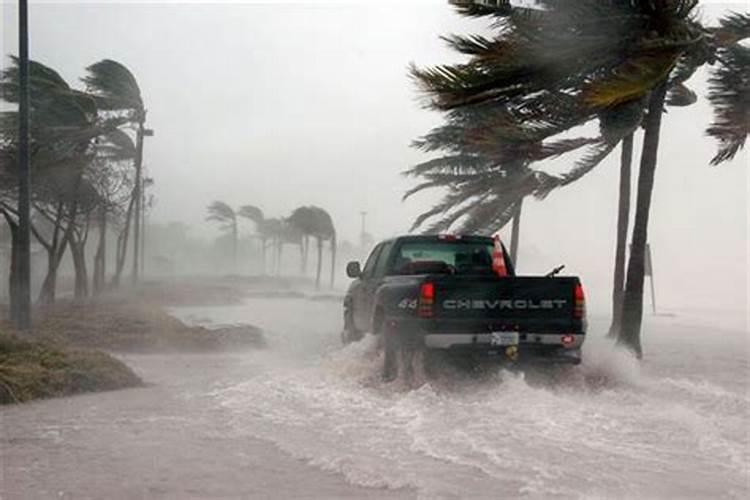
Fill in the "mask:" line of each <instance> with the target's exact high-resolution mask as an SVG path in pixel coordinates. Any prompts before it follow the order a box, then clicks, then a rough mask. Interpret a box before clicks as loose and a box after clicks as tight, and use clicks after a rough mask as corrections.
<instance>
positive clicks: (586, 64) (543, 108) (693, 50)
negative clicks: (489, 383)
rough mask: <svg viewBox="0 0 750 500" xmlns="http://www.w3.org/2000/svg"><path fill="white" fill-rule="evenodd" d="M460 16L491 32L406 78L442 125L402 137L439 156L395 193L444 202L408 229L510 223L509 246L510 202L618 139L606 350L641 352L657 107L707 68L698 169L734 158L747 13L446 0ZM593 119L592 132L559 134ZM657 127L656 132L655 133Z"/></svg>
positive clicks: (678, 98)
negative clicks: (557, 164)
mask: <svg viewBox="0 0 750 500" xmlns="http://www.w3.org/2000/svg"><path fill="white" fill-rule="evenodd" d="M450 3H452V4H453V5H454V6H456V7H457V9H458V10H459V12H460V13H462V14H464V15H466V16H471V17H487V18H489V19H491V21H492V24H491V29H492V32H491V34H490V35H485V34H481V35H469V36H447V37H444V39H445V41H446V42H447V43H448V45H449V46H450V47H451V48H453V49H454V50H455V51H456V52H458V53H460V54H462V55H464V56H465V57H466V58H465V60H464V62H462V63H459V64H449V65H439V66H435V67H431V68H416V67H413V68H412V71H411V75H412V77H413V78H414V79H415V81H416V83H417V84H418V86H419V88H420V89H421V90H422V91H423V92H424V94H425V96H426V97H427V106H428V107H431V108H433V109H436V110H439V111H442V112H444V114H445V117H446V124H444V125H443V126H440V127H437V128H435V129H433V130H432V131H431V132H430V133H429V134H427V135H426V136H425V137H423V138H422V139H420V140H419V141H417V142H416V143H415V146H416V147H418V148H419V149H421V150H423V151H425V152H439V154H440V155H441V156H439V157H437V158H434V159H432V160H430V161H427V162H423V163H421V164H419V165H417V166H415V167H413V168H412V169H410V170H409V171H407V172H406V173H407V174H408V175H411V176H414V177H417V178H419V179H420V184H418V185H417V186H416V187H415V188H413V189H412V190H411V191H410V192H408V193H407V196H409V195H411V194H412V193H415V192H418V191H421V190H423V189H429V188H440V189H444V190H445V191H446V193H447V194H445V196H444V197H443V199H442V200H441V201H440V202H439V203H438V204H437V205H436V206H435V207H433V208H432V209H431V210H429V211H427V212H425V213H424V214H422V215H421V216H420V217H419V218H418V219H417V221H416V223H415V227H419V226H421V225H422V224H423V223H425V222H427V221H432V223H431V226H430V227H429V228H428V231H435V230H446V229H458V230H463V231H471V232H477V231H484V232H487V233H494V232H496V231H499V230H500V229H501V228H502V227H503V226H504V225H505V224H506V223H507V222H508V221H510V220H511V219H513V220H514V231H513V233H514V238H513V239H514V241H513V242H512V248H514V250H513V251H512V256H513V258H514V260H515V259H516V258H517V255H516V250H515V249H516V248H517V239H518V225H519V220H518V219H519V217H520V214H521V204H522V201H523V199H524V198H525V197H527V196H529V195H531V196H534V197H536V198H539V199H542V198H544V197H546V196H548V195H549V194H550V193H551V192H552V191H553V190H555V189H556V188H558V187H564V186H568V185H570V184H571V183H573V182H575V181H576V180H578V179H580V178H581V177H583V176H584V175H586V174H587V173H588V172H590V171H592V170H593V169H594V168H595V167H596V166H597V165H599V164H600V163H601V162H602V161H603V160H604V158H606V157H607V156H608V155H609V154H610V153H611V152H612V151H614V149H615V148H616V147H617V146H618V145H619V144H622V157H621V182H620V200H619V202H620V203H619V207H618V231H617V252H616V259H617V262H616V263H615V273H614V276H615V279H614V290H613V311H614V314H613V323H612V327H611V329H610V331H611V332H612V334H613V336H614V335H616V336H617V337H618V342H619V343H621V344H622V345H624V346H626V347H627V348H629V349H631V350H632V351H633V352H635V353H636V354H637V355H638V356H639V357H640V356H641V354H642V353H641V341H640V329H641V321H642V315H643V282H644V269H645V249H646V243H647V237H648V224H649V217H650V209H651V199H652V193H653V184H654V173H655V171H656V167H657V157H658V151H659V136H660V131H661V129H662V116H663V115H664V113H665V109H666V108H665V107H666V105H670V106H689V105H691V104H693V103H694V102H695V101H696V99H697V97H696V95H695V93H694V92H692V91H691V90H690V89H689V88H688V87H687V86H686V84H687V82H688V81H689V80H690V78H691V77H692V76H693V75H694V74H695V73H696V71H697V70H698V69H700V68H702V67H705V66H709V67H710V69H711V78H710V80H709V95H708V99H709V101H710V103H711V104H712V105H713V108H714V122H713V123H712V124H711V125H710V126H709V127H708V128H707V133H708V135H710V136H711V137H713V138H714V139H716V140H717V142H718V151H717V153H716V155H715V156H714V158H713V159H710V160H709V159H707V161H706V163H707V164H708V163H710V164H712V165H717V164H719V163H722V162H725V161H727V160H730V159H731V158H733V157H734V156H735V155H736V154H737V152H738V151H740V150H741V149H742V148H743V147H744V144H745V141H746V138H747V136H748V133H750V126H749V125H748V124H749V123H750V121H748V102H750V87H749V86H748V85H747V81H748V78H750V65H748V64H747V62H748V60H749V59H750V56H749V55H750V47H747V46H746V45H742V44H741V43H740V42H741V41H742V40H745V39H747V38H749V37H750V14H748V13H731V14H729V15H727V16H725V17H724V18H722V19H721V20H720V21H719V23H718V26H713V27H712V26H705V25H703V24H702V23H701V22H700V20H699V18H698V15H697V12H698V11H697V7H698V5H699V2H698V0H673V1H667V0H664V1H652V0H643V1H641V0H612V1H607V2H602V1H600V0H576V1H575V2H572V1H569V2H563V1H559V0H538V1H537V2H533V3H531V4H524V6H520V5H515V4H512V3H511V2H510V1H509V0H487V1H484V0H483V1H479V0H451V2H450ZM587 124H596V125H598V129H599V130H598V135H597V136H595V137H579V138H571V137H570V135H569V134H570V133H571V131H574V130H576V129H577V128H578V127H581V126H583V125H587ZM665 126H667V125H665ZM640 129H643V141H642V151H641V158H640V165H639V170H638V181H637V185H636V193H635V203H634V208H635V213H634V214H633V216H632V217H633V230H632V239H631V249H632V251H631V253H630V257H629V259H628V262H627V270H626V268H625V248H626V243H625V238H626V236H627V233H628V225H629V220H630V217H631V214H630V212H631V204H630V196H631V195H630V191H629V189H628V186H629V185H630V167H631V165H630V164H631V161H632V156H633V155H632V149H633V135H634V134H636V133H637V132H638V131H639V130H640ZM582 147H585V148H586V149H585V152H584V154H583V155H582V157H581V158H579V159H578V160H577V161H574V162H571V168H570V169H569V170H568V171H567V172H564V173H562V174H560V175H548V174H546V173H545V172H543V171H542V170H541V169H539V168H533V167H536V165H533V164H534V163H536V162H540V161H542V160H545V159H548V158H551V157H554V156H559V155H563V154H568V153H570V152H573V151H575V150H577V149H579V148H582Z"/></svg>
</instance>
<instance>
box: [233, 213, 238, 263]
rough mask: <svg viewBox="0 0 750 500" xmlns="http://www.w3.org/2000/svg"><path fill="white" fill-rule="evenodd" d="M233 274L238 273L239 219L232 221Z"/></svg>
mask: <svg viewBox="0 0 750 500" xmlns="http://www.w3.org/2000/svg"><path fill="white" fill-rule="evenodd" d="M232 272H233V273H237V219H236V218H235V219H234V221H232Z"/></svg>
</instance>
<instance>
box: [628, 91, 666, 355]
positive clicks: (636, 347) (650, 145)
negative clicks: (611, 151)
mask: <svg viewBox="0 0 750 500" xmlns="http://www.w3.org/2000/svg"><path fill="white" fill-rule="evenodd" d="M666 92H667V84H666V83H662V84H661V85H659V87H657V88H656V89H654V91H653V92H652V94H651V97H650V99H649V107H648V117H647V118H646V132H645V134H644V136H643V150H642V152H641V165H640V170H639V174H638V197H637V199H636V207H635V221H634V223H633V239H632V243H631V248H630V259H629V261H628V274H627V282H626V284H625V295H624V298H623V311H622V328H621V329H620V334H619V336H618V343H619V344H621V345H624V346H626V347H627V348H628V349H630V350H632V351H633V352H634V353H635V354H636V356H638V358H641V357H642V356H643V349H642V347H641V323H642V321H643V281H644V271H645V257H646V242H647V241H648V219H649V213H650V209H651V195H652V193H653V189H654V173H655V172H656V162H657V158H658V153H659V133H660V131H661V118H662V112H663V108H664V98H665V96H666Z"/></svg>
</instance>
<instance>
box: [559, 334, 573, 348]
mask: <svg viewBox="0 0 750 500" xmlns="http://www.w3.org/2000/svg"><path fill="white" fill-rule="evenodd" d="M575 342H576V338H575V336H573V335H563V336H562V337H560V343H561V344H562V345H563V347H570V346H572V345H573V344H575Z"/></svg>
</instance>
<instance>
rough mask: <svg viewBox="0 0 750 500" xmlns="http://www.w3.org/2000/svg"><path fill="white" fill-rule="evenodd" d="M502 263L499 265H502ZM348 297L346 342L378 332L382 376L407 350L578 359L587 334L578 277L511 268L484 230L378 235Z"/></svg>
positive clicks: (350, 269)
mask: <svg viewBox="0 0 750 500" xmlns="http://www.w3.org/2000/svg"><path fill="white" fill-rule="evenodd" d="M498 263H499V264H500V267H498ZM347 274H348V275H349V277H351V278H354V281H353V282H352V284H351V286H350V287H349V290H348V291H347V294H346V298H345V300H344V331H343V335H342V336H343V340H344V342H345V343H346V342H351V341H355V340H358V339H360V338H361V337H362V336H363V334H364V333H365V332H372V333H374V334H376V335H382V336H383V339H382V340H383V342H382V343H383V345H384V348H385V356H384V366H383V370H384V376H386V377H387V378H390V377H392V376H394V375H395V373H394V370H397V367H396V364H397V363H396V361H395V359H396V358H397V356H398V354H399V351H400V350H403V349H440V350H445V351H452V352H463V353H466V354H470V355H472V356H495V357H497V358H499V359H501V360H505V361H512V362H521V361H543V362H552V363H569V364H578V363H580V361H581V345H582V344H583V341H584V339H585V333H586V312H585V301H584V295H583V288H582V286H581V283H580V281H579V279H578V278H577V277H555V276H553V274H554V273H550V275H547V276H516V275H515V272H514V269H513V266H512V264H511V261H510V259H509V258H508V255H507V251H506V250H505V247H504V246H503V245H502V244H500V243H499V240H496V239H494V238H491V237H485V236H452V235H435V236H402V237H398V238H393V239H389V240H386V241H383V242H381V243H380V244H378V245H377V246H376V247H375V249H374V250H373V251H372V253H371V254H370V256H369V257H368V259H367V262H366V263H365V266H364V268H361V267H360V265H359V263H358V262H350V263H349V264H348V265H347Z"/></svg>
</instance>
